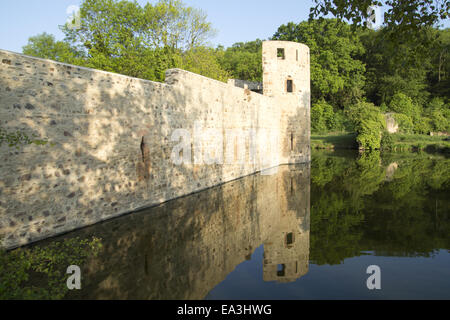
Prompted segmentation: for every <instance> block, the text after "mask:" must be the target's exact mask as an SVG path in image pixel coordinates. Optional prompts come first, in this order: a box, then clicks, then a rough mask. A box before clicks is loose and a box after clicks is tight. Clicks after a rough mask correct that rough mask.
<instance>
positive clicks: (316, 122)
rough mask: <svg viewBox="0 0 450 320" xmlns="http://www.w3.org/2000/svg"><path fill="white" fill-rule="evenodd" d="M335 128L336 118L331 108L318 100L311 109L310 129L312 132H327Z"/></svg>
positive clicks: (323, 101)
mask: <svg viewBox="0 0 450 320" xmlns="http://www.w3.org/2000/svg"><path fill="white" fill-rule="evenodd" d="M335 127H336V117H335V114H334V110H333V106H332V105H330V104H328V103H327V102H325V100H320V101H319V102H317V103H315V104H314V105H313V106H312V108H311V128H312V131H313V132H318V133H321V132H327V131H329V130H333V129H335Z"/></svg>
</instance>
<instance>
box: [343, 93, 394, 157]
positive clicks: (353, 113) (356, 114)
mask: <svg viewBox="0 0 450 320" xmlns="http://www.w3.org/2000/svg"><path fill="white" fill-rule="evenodd" d="M345 111H346V114H347V116H348V118H349V119H350V121H351V122H352V124H353V127H354V129H355V131H356V133H358V136H357V138H356V141H357V142H358V144H359V147H360V149H364V150H375V149H380V148H381V138H382V134H383V132H384V131H385V130H386V120H385V118H384V116H383V114H382V113H381V111H380V109H379V108H377V107H376V106H375V105H373V104H372V103H368V102H359V103H357V104H354V105H352V106H350V107H349V108H347V109H346V110H345Z"/></svg>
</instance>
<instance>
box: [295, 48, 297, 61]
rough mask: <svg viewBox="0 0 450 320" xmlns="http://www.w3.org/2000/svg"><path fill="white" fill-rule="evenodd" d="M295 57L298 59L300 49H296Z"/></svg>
mask: <svg viewBox="0 0 450 320" xmlns="http://www.w3.org/2000/svg"><path fill="white" fill-rule="evenodd" d="M295 59H296V60H297V61H298V50H296V51H295Z"/></svg>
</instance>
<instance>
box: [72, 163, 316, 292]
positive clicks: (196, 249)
mask: <svg viewBox="0 0 450 320" xmlns="http://www.w3.org/2000/svg"><path fill="white" fill-rule="evenodd" d="M309 175H310V173H309V165H298V166H282V167H280V168H279V171H278V174H276V175H273V176H262V175H252V176H249V177H246V178H243V179H240V180H237V181H234V182H231V183H229V184H225V185H223V186H220V187H216V188H213V189H210V190H207V191H204V192H202V193H198V194H195V195H192V196H189V197H185V198H181V199H177V200H174V201H172V202H169V203H167V204H165V205H163V206H161V207H157V208H153V209H150V210H149V211H144V212H141V213H139V214H134V215H128V216H125V217H121V218H118V219H115V220H111V221H107V222H104V223H102V224H99V225H95V226H92V227H88V228H86V229H83V230H79V231H77V232H74V233H73V234H71V235H70V236H77V237H85V236H89V235H96V236H98V237H101V238H103V244H104V250H103V252H102V253H101V254H100V256H99V257H97V258H94V259H92V260H91V261H89V262H88V264H86V265H85V266H83V267H82V272H83V290H82V291H80V292H72V293H70V294H71V295H73V294H78V295H79V296H70V298H82V299H203V298H205V297H206V295H207V294H208V292H209V291H211V290H212V289H213V288H214V287H215V286H217V285H218V284H219V283H220V282H222V281H223V280H224V279H225V278H226V277H227V275H228V274H229V273H231V272H232V271H233V270H234V269H235V268H236V266H238V265H239V264H241V263H242V262H244V261H246V260H248V259H250V257H251V255H252V253H253V252H254V250H255V249H256V248H258V247H260V246H261V245H262V244H264V250H265V255H266V257H269V258H270V259H271V260H272V263H274V264H278V263H284V264H286V265H287V266H289V267H290V265H291V264H292V263H294V262H298V270H297V272H295V270H294V272H292V273H288V272H290V271H289V270H288V269H286V270H287V271H288V272H287V273H286V278H289V279H291V280H294V278H298V277H300V276H301V275H303V274H305V273H306V271H307V266H306V265H307V260H308V256H309V252H308V251H309V190H310V187H309ZM289 232H294V233H295V242H294V244H293V246H292V247H289V248H286V247H283V246H278V245H277V244H275V241H278V240H279V239H285V237H286V234H287V233H289ZM271 242H273V243H274V245H272V246H271V245H270V243H271ZM263 268H264V280H279V278H276V279H275V278H274V279H269V278H267V277H266V275H268V274H269V273H270V271H271V265H267V264H266V263H264V266H263ZM260 276H261V277H262V276H263V275H260Z"/></svg>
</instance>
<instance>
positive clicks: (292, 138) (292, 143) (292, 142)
mask: <svg viewBox="0 0 450 320" xmlns="http://www.w3.org/2000/svg"><path fill="white" fill-rule="evenodd" d="M291 151H294V133H291Z"/></svg>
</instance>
